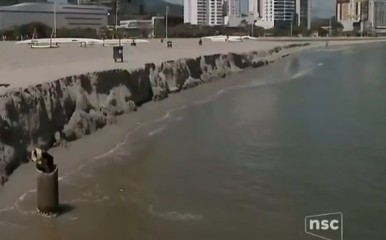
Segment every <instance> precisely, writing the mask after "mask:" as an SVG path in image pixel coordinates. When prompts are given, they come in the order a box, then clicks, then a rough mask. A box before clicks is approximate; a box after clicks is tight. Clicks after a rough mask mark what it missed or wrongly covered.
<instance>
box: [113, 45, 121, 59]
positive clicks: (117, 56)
mask: <svg viewBox="0 0 386 240" xmlns="http://www.w3.org/2000/svg"><path fill="white" fill-rule="evenodd" d="M113 58H114V62H116V61H117V59H121V62H123V46H115V47H113Z"/></svg>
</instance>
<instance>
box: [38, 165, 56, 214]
mask: <svg viewBox="0 0 386 240" xmlns="http://www.w3.org/2000/svg"><path fill="white" fill-rule="evenodd" d="M37 172H38V176H37V208H38V211H39V212H40V213H43V214H55V213H56V212H57V211H58V207H59V184H58V168H57V167H56V166H55V169H54V171H53V172H50V173H45V172H42V171H40V170H37Z"/></svg>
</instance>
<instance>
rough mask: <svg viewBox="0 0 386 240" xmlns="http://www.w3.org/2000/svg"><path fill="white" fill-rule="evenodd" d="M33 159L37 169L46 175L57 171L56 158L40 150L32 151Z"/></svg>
mask: <svg viewBox="0 0 386 240" xmlns="http://www.w3.org/2000/svg"><path fill="white" fill-rule="evenodd" d="M31 159H32V161H33V162H35V163H36V168H37V169H38V170H40V171H42V172H44V173H51V172H53V171H54V170H55V164H54V157H53V156H51V155H50V154H48V153H47V152H45V151H43V150H42V149H40V148H35V149H34V150H32V152H31Z"/></svg>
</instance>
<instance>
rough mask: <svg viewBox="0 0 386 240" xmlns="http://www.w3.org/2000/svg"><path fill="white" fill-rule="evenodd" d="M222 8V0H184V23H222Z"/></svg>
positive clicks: (223, 13) (223, 14)
mask: <svg viewBox="0 0 386 240" xmlns="http://www.w3.org/2000/svg"><path fill="white" fill-rule="evenodd" d="M237 1H240V0H237ZM224 9H225V8H224V0H184V23H190V24H195V25H223V24H224V16H225V15H226V13H225V12H224ZM233 10H234V11H239V10H236V9H233Z"/></svg>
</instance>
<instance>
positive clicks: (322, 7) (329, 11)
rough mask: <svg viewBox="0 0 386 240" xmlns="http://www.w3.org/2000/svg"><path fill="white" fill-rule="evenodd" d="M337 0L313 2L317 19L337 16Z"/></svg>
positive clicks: (180, 0) (244, 3)
mask: <svg viewBox="0 0 386 240" xmlns="http://www.w3.org/2000/svg"><path fill="white" fill-rule="evenodd" d="M164 1H165V2H170V3H176V4H183V0H164ZM241 1H242V2H241V4H242V7H241V8H242V10H243V12H244V11H246V10H247V8H248V0H241ZM335 1H336V0H311V6H312V15H313V17H314V16H317V17H331V16H333V15H334V14H335Z"/></svg>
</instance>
